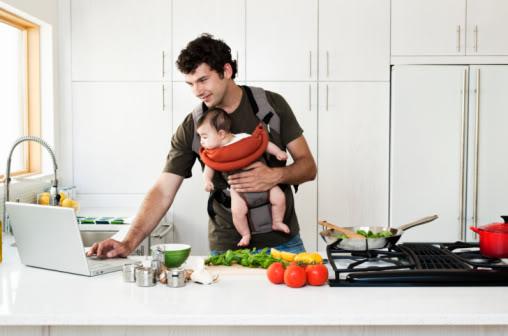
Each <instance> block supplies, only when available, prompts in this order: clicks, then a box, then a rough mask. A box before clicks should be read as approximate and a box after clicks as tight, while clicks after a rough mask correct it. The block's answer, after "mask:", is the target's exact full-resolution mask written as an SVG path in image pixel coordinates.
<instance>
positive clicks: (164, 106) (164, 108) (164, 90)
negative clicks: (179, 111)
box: [162, 84, 166, 111]
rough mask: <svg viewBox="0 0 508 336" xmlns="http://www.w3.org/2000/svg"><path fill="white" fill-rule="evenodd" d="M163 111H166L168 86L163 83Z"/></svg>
mask: <svg viewBox="0 0 508 336" xmlns="http://www.w3.org/2000/svg"><path fill="white" fill-rule="evenodd" d="M162 111H166V87H165V86H164V84H162Z"/></svg>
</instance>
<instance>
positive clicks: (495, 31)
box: [391, 0, 508, 56]
mask: <svg viewBox="0 0 508 336" xmlns="http://www.w3.org/2000/svg"><path fill="white" fill-rule="evenodd" d="M507 15H508V3H507V2H506V1H503V0H392V18H391V20H392V39H391V44H392V46H391V49H392V56H438V55H439V56H445V55H446V56H450V55H478V56H480V55H481V56H489V55H490V56H492V55H508V42H507V41H506V38H505V37H504V36H506V34H507V33H508V23H507V22H506V16H507Z"/></svg>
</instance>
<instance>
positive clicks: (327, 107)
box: [326, 84, 328, 111]
mask: <svg viewBox="0 0 508 336" xmlns="http://www.w3.org/2000/svg"><path fill="white" fill-rule="evenodd" d="M326 110H327V111H328V84H326Z"/></svg>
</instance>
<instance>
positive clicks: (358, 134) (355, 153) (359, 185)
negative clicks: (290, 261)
mask: <svg viewBox="0 0 508 336" xmlns="http://www.w3.org/2000/svg"><path fill="white" fill-rule="evenodd" d="M389 92H390V87H389V84H388V83H320V88H319V97H320V105H319V118H318V120H319V124H318V129H319V142H318V153H319V159H318V170H319V178H318V218H319V219H326V220H328V221H330V222H332V223H335V224H338V225H341V226H362V225H387V224H388V157H389V156H388V149H389V146H388V140H389V97H390V94H389ZM320 245H321V246H323V245H322V244H320Z"/></svg>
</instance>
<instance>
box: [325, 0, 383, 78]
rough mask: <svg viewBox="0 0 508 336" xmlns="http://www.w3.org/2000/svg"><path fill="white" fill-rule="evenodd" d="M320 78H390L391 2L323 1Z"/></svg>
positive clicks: (365, 0) (362, 0) (373, 0)
mask: <svg viewBox="0 0 508 336" xmlns="http://www.w3.org/2000/svg"><path fill="white" fill-rule="evenodd" d="M319 49H320V50H319V55H320V60H319V78H320V79H321V80H340V81H357V80H358V81H360V80H361V81H378V80H379V81H387V80H389V79H390V1H388V0H339V1H337V0H320V1H319Z"/></svg>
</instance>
